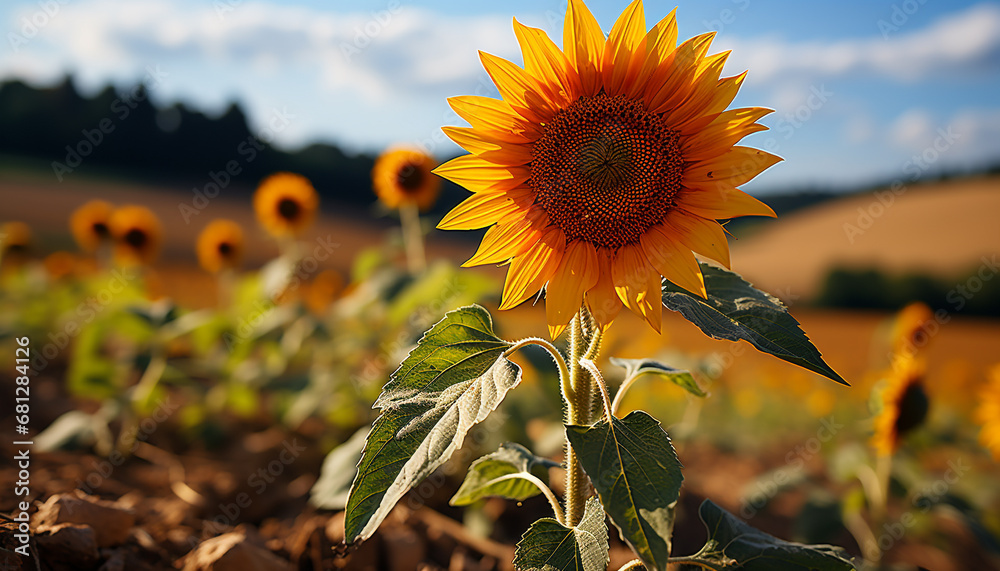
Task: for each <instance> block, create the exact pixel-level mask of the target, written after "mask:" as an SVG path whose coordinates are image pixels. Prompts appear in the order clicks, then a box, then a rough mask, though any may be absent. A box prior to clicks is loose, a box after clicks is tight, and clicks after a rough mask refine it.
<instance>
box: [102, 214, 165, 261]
mask: <svg viewBox="0 0 1000 571" xmlns="http://www.w3.org/2000/svg"><path fill="white" fill-rule="evenodd" d="M108 229H109V230H110V231H111V236H112V237H113V238H114V239H115V258H116V259H117V260H118V262H119V263H122V264H126V265H131V264H149V263H151V262H152V261H153V260H155V259H156V255H157V254H158V253H159V251H160V242H161V240H162V235H163V231H162V229H161V227H160V219H159V218H157V217H156V214H153V211H152V210H150V209H148V208H146V207H145V206H135V205H127V206H122V207H121V208H118V209H116V210H115V211H114V212H112V213H111V218H110V219H109V220H108Z"/></svg>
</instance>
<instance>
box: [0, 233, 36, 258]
mask: <svg viewBox="0 0 1000 571" xmlns="http://www.w3.org/2000/svg"><path fill="white" fill-rule="evenodd" d="M30 249H31V228H29V227H28V225H27V224H25V223H24V222H8V223H6V224H4V225H3V226H0V260H4V261H6V264H5V265H7V266H9V267H16V266H20V265H21V264H23V263H24V262H25V261H26V260H27V258H28V250H30Z"/></svg>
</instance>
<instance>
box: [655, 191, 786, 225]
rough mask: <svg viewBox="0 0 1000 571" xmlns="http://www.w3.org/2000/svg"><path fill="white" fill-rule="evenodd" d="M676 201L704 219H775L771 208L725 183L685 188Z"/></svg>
mask: <svg viewBox="0 0 1000 571" xmlns="http://www.w3.org/2000/svg"><path fill="white" fill-rule="evenodd" d="M674 201H675V202H676V204H677V206H679V207H680V208H683V209H684V210H687V211H688V212H690V213H692V214H697V215H698V216H701V217H702V218H710V219H713V220H723V219H726V218H736V217H739V216H770V217H772V218H774V217H775V214H774V210H771V207H770V206H768V205H766V204H764V203H763V202H761V201H759V200H757V199H756V198H754V197H752V196H750V195H749V194H747V193H745V192H743V191H742V190H739V189H737V188H736V187H734V186H732V185H727V184H725V183H705V184H703V185H701V186H699V187H693V188H684V189H682V190H681V191H680V192H679V193H677V195H676V196H674Z"/></svg>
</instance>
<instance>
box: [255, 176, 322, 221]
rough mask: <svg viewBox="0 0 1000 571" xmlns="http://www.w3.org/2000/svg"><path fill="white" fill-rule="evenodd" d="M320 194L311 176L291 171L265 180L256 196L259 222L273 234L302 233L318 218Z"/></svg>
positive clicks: (256, 210)
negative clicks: (311, 180) (308, 177)
mask: <svg viewBox="0 0 1000 571" xmlns="http://www.w3.org/2000/svg"><path fill="white" fill-rule="evenodd" d="M317 208H319V195H318V194H316V189H315V188H313V185H312V183H310V182H309V179H307V178H306V177H304V176H302V175H298V174H293V173H289V172H279V173H275V174H273V175H271V176H269V177H267V178H266V179H264V180H263V181H262V182H261V183H260V186H258V187H257V192H255V193H254V195H253V209H254V212H256V214H257V221H258V222H260V225H261V226H263V227H264V229H265V230H267V232H268V233H270V234H271V235H272V236H275V237H285V236H295V235H298V234H301V233H302V231H303V230H305V229H306V228H308V227H309V226H310V225H311V224H312V222H313V219H314V218H315V217H316V210H317Z"/></svg>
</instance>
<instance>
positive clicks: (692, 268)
mask: <svg viewBox="0 0 1000 571" xmlns="http://www.w3.org/2000/svg"><path fill="white" fill-rule="evenodd" d="M640 242H641V243H642V250H643V252H644V253H645V255H646V258H647V259H649V263H650V264H652V266H653V267H654V268H656V271H658V272H660V274H662V275H663V277H665V278H667V279H668V280H670V281H671V282H673V283H675V284H677V285H679V286H680V287H682V288H684V289H686V290H688V291H689V292H691V293H694V294H697V295H700V296H702V297H705V295H706V291H705V279H704V277H703V276H702V275H701V268H700V267H699V266H698V260H696V259H695V257H694V254H692V253H691V250H689V249H688V248H687V247H686V246H684V245H682V244H680V243H679V242H678V241H677V240H676V239H674V238H672V237H671V236H670V234H669V233H668V232H667V231H666V230H665V229H664V228H663V227H662V226H653V227H652V228H650V229H649V230H648V231H646V233H645V234H643V235H642V238H641V239H640Z"/></svg>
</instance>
